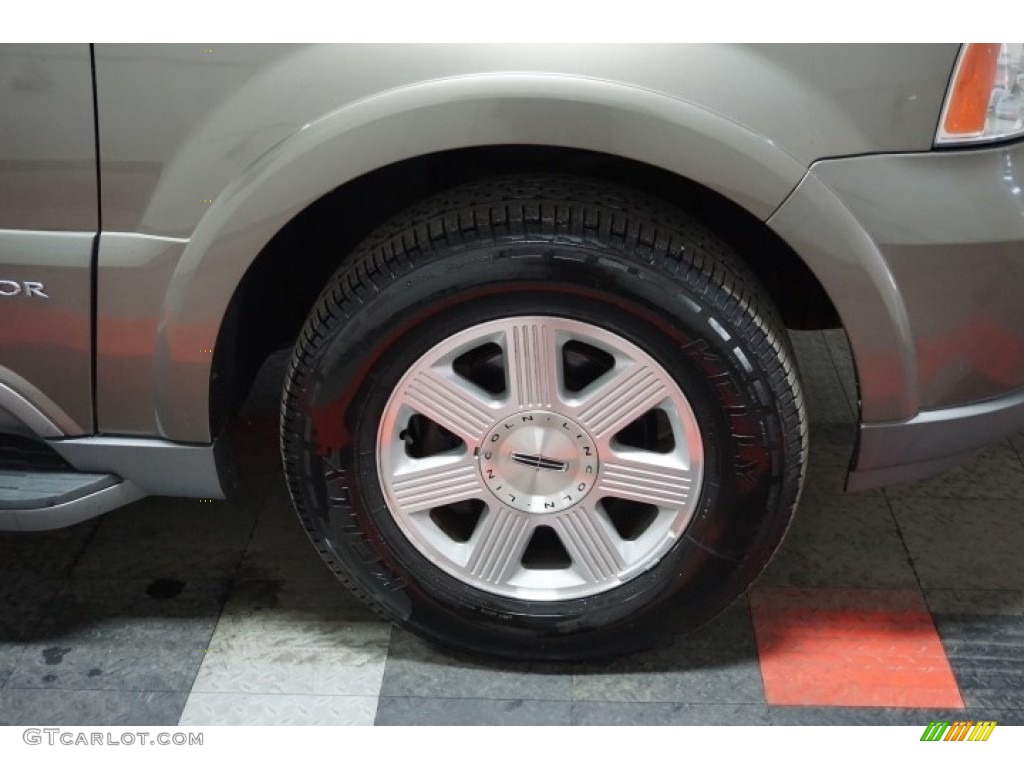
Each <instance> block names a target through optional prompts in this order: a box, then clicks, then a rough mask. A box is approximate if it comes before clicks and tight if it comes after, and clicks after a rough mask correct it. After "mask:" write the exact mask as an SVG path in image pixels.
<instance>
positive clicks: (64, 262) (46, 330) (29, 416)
mask: <svg viewBox="0 0 1024 768" xmlns="http://www.w3.org/2000/svg"><path fill="white" fill-rule="evenodd" d="M0 104H3V110H2V111H0V281H2V282H0V350H2V356H0V387H2V389H0V424H2V425H5V429H8V430H10V431H15V432H18V431H22V432H29V433H31V432H34V431H35V429H36V428H37V426H38V425H45V424H46V423H48V424H49V425H50V426H51V427H56V429H58V430H59V431H60V432H61V433H64V434H85V433H88V432H91V431H92V429H93V413H92V349H91V345H92V342H91V334H92V288H91V278H90V270H91V265H92V254H93V240H94V237H95V232H96V230H97V228H98V215H99V213H98V197H97V189H96V141H95V130H94V119H93V98H92V66H91V62H90V55H89V46H88V45H7V46H0ZM27 283H31V284H35V285H41V286H43V287H42V288H39V289H36V290H35V291H32V290H29V289H27V288H26V284H27ZM48 431H49V430H48Z"/></svg>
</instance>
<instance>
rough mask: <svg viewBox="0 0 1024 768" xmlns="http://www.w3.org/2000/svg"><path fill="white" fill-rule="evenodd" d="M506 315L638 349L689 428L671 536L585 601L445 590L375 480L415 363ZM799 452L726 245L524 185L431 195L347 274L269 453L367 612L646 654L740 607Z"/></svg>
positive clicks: (557, 651) (759, 299)
mask: <svg viewBox="0 0 1024 768" xmlns="http://www.w3.org/2000/svg"><path fill="white" fill-rule="evenodd" d="M521 314H522V315H528V314H547V315H558V316H563V317H569V318H576V319H581V320H585V321H587V322H589V323H593V324H596V325H599V326H601V327H603V328H605V329H608V330H610V331H613V332H615V333H617V334H619V335H621V336H622V337H624V338H626V339H628V340H630V341H631V342H632V343H634V344H635V345H637V346H639V347H642V348H643V349H644V350H646V351H647V352H648V353H649V354H650V355H651V356H653V357H654V358H655V359H656V360H658V361H659V362H660V363H661V364H662V365H663V366H664V368H665V369H666V370H667V371H668V372H669V373H670V374H671V376H672V377H673V378H674V379H675V380H676V381H677V382H678V383H679V384H680V386H681V387H682V389H683V391H684V392H685V393H686V397H687V398H689V400H690V403H691V404H692V407H693V411H694V413H695V415H696V418H697V421H698V422H699V425H700V430H701V433H702V436H703V440H704V454H705V456H704V461H705V467H704V477H703V484H702V488H701V489H700V497H699V502H698V504H697V507H696V512H695V514H694V516H693V518H692V519H691V520H690V522H689V524H688V527H687V528H686V530H685V535H683V536H681V537H679V540H678V541H677V542H676V543H675V545H674V546H673V547H672V549H670V550H669V551H668V552H667V554H665V555H664V556H663V557H662V558H661V559H660V561H659V562H657V564H656V565H654V566H653V567H651V568H650V569H649V570H647V571H646V572H644V573H642V574H640V575H638V576H636V577H634V578H631V579H630V580H628V581H626V582H625V583H622V584H621V585H620V586H617V587H615V588H613V589H611V590H609V591H606V592H603V593H601V594H597V595H593V596H588V597H583V598H579V599H574V600H561V601H558V602H544V601H526V600H517V599H513V598H510V597H503V596H499V595H495V594H490V593H488V592H484V591H481V590H479V589H476V588H474V587H472V586H469V585H467V584H464V583H462V582H460V581H458V580H457V579H454V578H452V577H451V576H449V575H448V574H446V573H443V572H442V571H441V569H439V568H438V567H436V566H435V565H434V564H433V563H431V562H430V561H429V560H428V559H427V558H425V557H424V556H423V555H422V554H421V553H420V552H419V551H418V550H417V549H416V548H415V547H413V546H411V545H410V543H409V541H408V540H407V539H406V537H405V536H404V535H403V534H402V532H401V531H400V530H399V528H398V527H397V526H396V524H395V521H394V520H393V519H392V516H391V514H390V513H389V511H388V507H387V504H386V502H385V500H384V495H383V493H382V489H381V485H380V482H379V481H378V478H377V466H376V457H375V441H376V438H377V429H378V425H379V421H380V418H381V414H382V411H383V409H384V407H385V402H386V401H387V399H388V397H389V393H390V392H391V390H392V389H393V387H394V386H395V384H396V382H397V381H398V379H399V378H400V377H401V376H402V374H403V373H404V371H405V370H407V369H408V367H409V365H411V364H412V362H413V361H414V360H416V359H417V357H418V356H419V355H420V354H421V353H422V352H423V351H424V350H425V349H427V348H429V347H430V345H431V344H433V343H435V341H436V340H437V339H441V338H444V337H446V335H450V334H452V333H454V332H456V331H458V330H460V329H462V328H465V327H467V326H469V325H472V324H475V323H479V322H481V321H483V320H487V319H492V318H501V317H507V316H510V315H521ZM806 437H807V427H806V419H805V411H804V406H803V401H802V396H801V392H800V385H799V380H798V375H797V371H796V366H795V364H794V358H793V354H792V351H791V349H790V347H789V345H788V341H787V338H786V335H785V332H784V329H783V328H782V325H781V323H780V321H779V319H778V316H777V314H776V312H775V310H774V308H773V307H772V305H771V303H770V302H769V301H768V300H767V298H766V296H765V295H764V294H763V291H762V289H761V288H760V287H759V285H758V284H757V281H756V280H755V278H754V277H753V275H752V274H751V273H750V271H749V270H748V269H747V268H746V267H745V265H743V264H742V263H741V262H740V260H739V259H738V258H736V256H735V255H734V254H733V253H731V252H730V249H729V247H728V246H727V245H726V244H725V243H724V242H723V241H722V239H721V238H719V237H717V236H716V235H715V234H714V233H712V232H711V231H709V230H708V229H706V228H705V227H703V226H702V225H701V224H700V223H699V222H697V221H696V220H694V219H693V217H691V216H690V215H688V214H687V213H684V212H682V211H679V210H676V209H674V208H672V207H670V206H668V205H666V204H664V203H662V202H659V201H657V200H655V199H652V198H650V197H648V196H646V195H645V194H642V193H639V192H636V191H633V190H630V189H625V188H622V187H619V186H615V185H611V184H607V183H603V182H595V181H591V180H586V179H580V178H575V177H563V176H550V177H548V176H542V177H532V176H531V177H509V178H502V179H496V180H489V181H486V182H478V183H474V184H471V185H467V186H463V187H460V188H457V189H454V190H451V191H449V192H446V193H444V194H442V195H439V196H437V197H434V198H432V199H430V200H428V201H426V202H424V203H423V204H421V205H420V206H418V207H416V208H414V209H413V210H411V211H408V212H406V213H404V214H402V215H401V216H399V217H397V218H396V219H394V220H393V221H392V222H390V223H389V224H388V225H387V226H385V227H384V228H382V229H381V230H380V231H378V232H377V233H375V234H374V235H373V236H371V237H370V238H368V239H367V241H366V242H364V243H363V244H362V245H361V246H360V247H359V248H358V249H357V250H356V251H355V253H353V254H352V255H351V256H349V257H348V258H346V259H345V265H344V266H343V267H342V268H341V269H340V270H339V271H338V272H337V273H336V274H335V276H334V277H333V278H332V280H331V282H330V284H329V285H328V286H327V288H325V290H324V292H323V293H322V294H321V297H320V299H319V301H318V303H317V306H316V308H315V309H314V310H313V312H312V313H311V315H310V317H309V319H308V321H307V323H306V325H305V328H304V330H303V331H302V334H301V336H300V338H299V341H298V343H297V344H296V347H295V352H294V355H293V358H292V362H291V366H290V369H289V373H288V377H287V382H286V386H285V392H284V401H283V405H282V438H281V445H282V453H283V457H284V464H285V470H286V474H287V480H288V486H289V489H290V493H291V496H292V499H293V501H294V504H295V507H296V509H297V511H298V513H299V516H300V518H301V520H302V523H303V525H304V527H305V529H306V531H307V532H308V533H309V535H310V537H311V539H312V540H313V543H314V544H315V545H316V547H317V549H318V550H319V552H320V554H321V555H322V557H323V558H324V560H325V561H326V562H327V564H328V565H329V566H330V568H331V569H332V570H333V571H334V573H335V574H336V575H337V576H338V578H339V579H340V580H341V581H343V582H344V583H345V584H346V585H347V586H348V587H349V588H350V589H351V590H352V591H353V592H354V593H355V594H356V595H358V596H359V597H360V598H361V599H362V600H364V601H365V602H366V603H367V604H369V605H370V606H371V607H372V608H374V610H376V611H377V612H378V613H379V614H380V615H382V616H384V617H386V618H387V619H390V620H392V621H394V622H395V623H397V624H399V625H401V626H403V627H406V628H408V629H410V630H412V631H414V632H416V633H418V634H420V635H422V636H424V637H427V638H429V639H432V640H434V641H437V642H439V643H442V644H444V645H448V646H451V647H453V648H458V649H462V650H467V651H471V652H475V653H482V654H488V655H496V656H502V657H513V658H535V659H584V658H597V657H606V656H610V655H614V654H620V653H623V652H629V651H633V650H638V649H642V648H646V647H650V646H651V645H653V644H656V643H658V642H659V641H660V640H662V639H665V638H667V637H668V636H669V634H670V633H671V632H673V631H675V630H677V629H679V628H695V627H697V626H699V625H700V624H702V623H704V622H705V621H707V620H708V619H710V618H711V617H713V616H715V615H716V614H718V613H719V612H720V611H722V610H723V609H724V608H725V607H726V606H728V605H729V604H730V603H731V602H732V601H733V600H734V599H735V598H737V597H738V596H739V595H741V594H742V593H743V592H744V591H745V590H746V589H747V587H748V586H749V585H750V583H751V582H752V581H753V580H754V579H755V578H756V576H757V575H758V574H759V573H760V572H761V570H762V569H763V567H764V566H765V564H766V563H767V562H768V560H769V559H770V557H771V555H772V554H773V553H774V551H775V550H776V548H777V547H778V545H779V543H780V542H781V540H782V537H783V535H784V533H785V530H786V527H787V525H788V523H789V520H790V518H791V515H792V513H793V510H794V507H795V506H796V503H797V500H798V497H799V492H800V486H801V482H802V478H803V471H804V463H805V456H806V442H807V441H806Z"/></svg>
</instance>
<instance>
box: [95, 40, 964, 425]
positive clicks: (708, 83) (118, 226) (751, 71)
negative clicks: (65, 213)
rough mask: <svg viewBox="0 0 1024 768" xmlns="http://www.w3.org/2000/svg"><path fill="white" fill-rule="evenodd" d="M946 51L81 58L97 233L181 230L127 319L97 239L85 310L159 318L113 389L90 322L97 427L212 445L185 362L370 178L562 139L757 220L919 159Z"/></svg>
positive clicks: (413, 49)
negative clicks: (276, 263)
mask: <svg viewBox="0 0 1024 768" xmlns="http://www.w3.org/2000/svg"><path fill="white" fill-rule="evenodd" d="M956 52H957V46H955V45H938V46H914V47H912V48H901V47H892V46H867V47H863V46H842V47H820V46H796V47H791V48H790V47H775V46H753V47H751V46H692V47H675V46H620V47H616V48H614V49H612V51H611V53H610V52H609V49H608V48H607V47H604V46H486V47H482V46H340V47H328V46H311V47H292V46H226V47H220V46H214V47H213V49H212V53H207V52H206V49H205V48H201V47H199V46H98V48H97V78H98V83H99V85H98V91H99V103H100V122H101V126H102V127H101V131H100V139H101V158H102V175H103V195H104V197H103V203H104V216H105V226H106V227H107V228H108V229H114V230H123V231H124V232H125V233H131V232H136V233H143V234H147V235H157V236H162V237H175V238H189V243H188V245H187V247H186V248H185V251H184V253H183V254H182V255H181V257H180V259H179V260H178V261H177V262H176V263H175V264H174V271H173V274H172V275H171V277H170V279H169V282H168V284H167V285H166V286H161V285H158V284H157V283H158V282H159V279H158V278H159V276H158V275H157V274H156V272H160V273H164V272H165V271H166V270H167V269H168V267H169V265H170V261H171V259H172V258H173V256H171V255H168V254H169V253H170V252H169V251H165V252H164V253H163V254H162V255H160V256H156V255H154V256H153V258H154V259H156V260H158V261H159V266H157V267H156V272H154V273H151V274H150V275H148V277H149V278H151V279H150V281H149V284H148V285H147V287H146V289H145V291H144V292H142V293H140V295H138V296H134V297H130V298H127V299H126V300H125V302H126V303H129V304H132V305H134V307H135V308H134V309H133V307H132V306H125V305H124V304H122V303H120V302H119V300H118V298H117V297H120V296H123V295H124V294H123V293H122V292H120V291H115V290H112V289H111V287H110V286H111V276H110V274H109V271H108V264H109V263H110V262H111V261H115V262H116V261H117V258H118V256H117V255H116V254H113V253H112V254H111V255H110V256H109V257H108V250H107V247H106V246H107V242H106V239H104V241H103V242H102V243H101V249H100V264H101V269H100V274H99V282H100V293H101V295H109V296H112V297H114V301H115V303H114V304H113V305H110V306H109V307H108V306H107V305H104V306H103V307H102V308H101V313H103V314H106V313H108V312H109V313H110V314H111V315H112V316H115V317H117V318H120V319H122V320H124V321H125V322H134V321H135V320H138V321H139V322H142V323H144V324H148V325H149V326H152V325H153V318H152V316H151V314H149V316H146V315H147V310H142V311H140V309H138V308H140V307H146V306H150V307H160V309H159V315H158V318H157V320H156V326H157V328H158V329H159V330H158V333H157V338H156V339H154V343H153V345H152V355H153V360H152V362H153V368H152V371H153V375H152V376H149V375H146V373H144V372H142V371H143V369H144V368H145V365H144V364H143V361H142V360H136V362H137V363H138V365H137V369H138V372H136V373H135V374H134V375H132V376H131V377H130V378H129V379H127V380H125V379H123V378H121V379H120V382H119V384H116V385H115V384H114V379H115V378H116V377H118V376H119V373H120V371H119V368H118V363H119V362H120V360H118V359H117V356H116V355H110V354H108V352H107V350H110V349H115V348H116V347H117V344H116V335H115V337H111V336H109V335H108V331H107V328H109V327H112V326H111V325H110V324H108V323H105V322H104V320H103V318H102V317H101V320H100V324H99V334H100V340H99V347H100V353H99V359H98V371H97V375H98V387H99V392H98V398H99V400H100V402H101V403H103V405H102V406H101V408H100V409H99V410H100V417H99V418H100V420H101V421H100V426H101V428H102V429H108V428H116V429H117V430H118V431H126V432H132V433H147V432H148V433H151V434H152V433H155V434H159V435H161V436H163V437H167V438H170V439H175V440H187V441H206V440H208V439H209V438H210V435H209V418H208V414H207V413H206V404H207V401H208V387H209V375H210V358H209V357H208V356H205V355H208V353H201V354H202V355H204V356H203V357H199V356H198V355H199V354H200V353H197V350H200V349H210V348H212V347H213V345H214V344H215V343H216V338H217V331H218V329H219V325H220V321H221V319H222V317H223V313H224V309H225V307H226V305H227V302H228V300H229V299H230V296H231V293H232V291H233V290H234V288H235V286H236V285H237V282H238V280H239V279H240V278H241V276H242V275H243V274H244V271H245V269H246V268H247V267H248V265H249V264H250V263H251V262H252V260H253V259H254V258H255V256H256V255H257V254H258V252H259V250H260V249H261V248H262V247H263V245H265V244H266V243H267V242H268V241H269V239H270V238H271V237H272V236H273V234H274V233H276V232H277V231H278V230H279V229H280V228H281V227H282V226H283V225H284V224H285V223H286V222H287V221H288V220H289V219H290V218H291V217H292V216H294V215H295V214H296V213H298V212H299V211H300V210H301V209H302V208H303V207H305V206H306V205H308V204H309V203H311V202H312V201H314V200H315V199H317V198H318V197H319V196H321V195H322V194H324V193H326V192H328V191H330V190H331V189H333V188H335V187H336V186H338V185H340V184H342V183H344V182H345V181H347V180H349V179H352V178H355V177H356V176H358V175H360V174H362V173H364V172H366V171H369V170H373V169H374V168H376V167H379V166H381V165H385V164H388V163H391V162H395V161H398V160H401V159H404V158H407V157H411V156H415V155H417V154H423V153H426V152H433V151H438V150H443V149H452V148H458V147H465V146H475V145H484V144H500V143H534V144H549V145H556V146H571V147H578V148H584V149H594V150H598V151H602V152H608V153H612V154H619V155H622V156H626V157H631V158H634V159H638V160H642V161H644V162H649V163H651V164H654V165H659V166H661V167H664V168H666V169H668V170H671V171H673V172H676V173H679V174H681V175H683V176H686V177H688V178H691V179H693V180H695V181H697V182H700V183H702V184H704V185H706V186H708V187H710V188H712V189H715V190H718V191H719V192H721V193H722V194H724V195H725V196H726V197H729V198H730V199H733V200H735V201H736V202H737V203H739V204H740V205H742V206H743V207H745V208H747V209H748V210H750V211H751V212H753V213H754V214H755V215H757V216H760V217H762V218H767V217H768V216H769V215H770V214H771V213H772V212H773V211H774V209H775V208H776V206H778V204H779V203H780V202H782V200H783V199H784V198H785V197H786V195H787V194H788V193H789V192H790V191H791V190H792V189H793V187H794V186H795V185H796V183H797V182H798V181H799V179H800V177H801V176H802V174H803V172H804V169H805V168H806V166H807V165H808V164H809V163H811V162H812V161H813V160H815V159H816V158H819V157H822V156H829V155H841V154H849V153H856V152H867V151H894V150H924V149H927V148H928V147H929V146H930V144H931V140H932V136H933V133H934V128H935V121H936V116H937V114H938V111H939V109H940V107H941V100H942V97H943V94H944V92H945V87H946V82H947V80H948V76H949V72H950V70H951V68H952V66H953V62H954V59H955V56H956ZM501 73H504V74H501ZM712 73H713V76H712ZM298 84H301V87H299V85H298ZM208 201H212V202H208ZM164 289H166V290H164ZM147 362H148V361H147ZM143 378H145V379H147V381H143V380H142V379H143ZM153 381H155V382H156V389H155V392H154V399H153V402H152V408H151V409H150V407H149V404H146V406H144V407H143V406H139V405H138V404H135V405H133V406H132V408H133V411H132V412H131V413H125V412H122V411H121V410H120V409H119V407H118V405H119V403H123V402H125V399H124V398H119V397H108V396H107V395H106V392H107V390H108V389H109V388H111V387H112V386H122V387H126V386H131V388H132V389H133V391H134V390H135V389H136V388H135V387H134V386H133V385H134V384H135V383H136V382H137V383H139V385H140V386H139V387H138V390H139V391H142V392H143V393H145V392H147V391H149V390H150V389H151V388H152V382H153ZM147 414H151V415H150V416H148V417H147ZM140 417H141V419H140ZM107 419H110V422H109V424H110V425H111V427H108V421H107ZM137 419H138V420H137Z"/></svg>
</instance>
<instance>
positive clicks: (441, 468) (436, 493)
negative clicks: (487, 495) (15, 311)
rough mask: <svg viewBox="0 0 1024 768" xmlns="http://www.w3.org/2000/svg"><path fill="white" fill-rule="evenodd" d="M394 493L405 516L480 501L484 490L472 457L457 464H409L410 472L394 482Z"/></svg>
mask: <svg viewBox="0 0 1024 768" xmlns="http://www.w3.org/2000/svg"><path fill="white" fill-rule="evenodd" d="M391 489H392V493H393V496H394V499H395V502H396V503H397V505H398V508H399V510H400V511H401V512H404V513H405V514H411V513H413V512H421V511H423V510H425V509H432V508H434V507H441V506H444V505H446V504H454V503H456V502H459V501H465V500H466V499H475V498H479V497H480V496H481V495H482V493H483V490H484V489H483V486H482V485H481V483H480V473H479V472H478V471H477V467H476V460H475V458H474V457H473V456H472V454H466V455H465V456H463V457H461V458H459V459H457V460H455V461H452V460H445V459H440V458H433V459H420V460H417V461H410V462H409V470H408V471H407V472H402V473H401V474H399V475H397V476H396V477H395V478H394V479H393V480H392V482H391Z"/></svg>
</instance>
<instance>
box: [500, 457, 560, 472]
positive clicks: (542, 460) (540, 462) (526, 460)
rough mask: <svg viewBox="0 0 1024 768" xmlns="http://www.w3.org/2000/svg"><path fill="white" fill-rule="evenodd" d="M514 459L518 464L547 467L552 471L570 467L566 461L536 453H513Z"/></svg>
mask: <svg viewBox="0 0 1024 768" xmlns="http://www.w3.org/2000/svg"><path fill="white" fill-rule="evenodd" d="M512 461H514V462H515V463H516V464H525V465H526V466H528V467H533V468H534V469H546V470H550V471H551V472H565V470H567V469H568V468H569V465H568V464H567V463H566V462H564V461H559V460H558V459H549V458H547V457H546V456H540V455H538V454H535V453H513V454H512Z"/></svg>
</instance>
